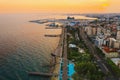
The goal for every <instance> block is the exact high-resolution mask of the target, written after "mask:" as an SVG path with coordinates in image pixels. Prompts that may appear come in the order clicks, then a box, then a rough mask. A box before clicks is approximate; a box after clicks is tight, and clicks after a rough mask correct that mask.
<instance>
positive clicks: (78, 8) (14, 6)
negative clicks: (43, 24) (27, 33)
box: [0, 0, 120, 13]
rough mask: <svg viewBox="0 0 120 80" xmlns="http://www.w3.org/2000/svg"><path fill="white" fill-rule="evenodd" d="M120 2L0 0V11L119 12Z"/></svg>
mask: <svg viewBox="0 0 120 80" xmlns="http://www.w3.org/2000/svg"><path fill="white" fill-rule="evenodd" d="M119 4H120V0H0V13H14V12H61V13H62V12H66V13H67V12H69V13H107V12H109V13H110V12H112V13H113V12H117V13H118V12H120V5H119Z"/></svg>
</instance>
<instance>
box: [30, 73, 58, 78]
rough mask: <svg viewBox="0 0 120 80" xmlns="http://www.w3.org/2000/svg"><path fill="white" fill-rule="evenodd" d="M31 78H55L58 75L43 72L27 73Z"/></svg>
mask: <svg viewBox="0 0 120 80" xmlns="http://www.w3.org/2000/svg"><path fill="white" fill-rule="evenodd" d="M28 74H29V75H31V76H43V77H52V76H54V77H56V76H58V74H54V73H43V72H29V73H28Z"/></svg>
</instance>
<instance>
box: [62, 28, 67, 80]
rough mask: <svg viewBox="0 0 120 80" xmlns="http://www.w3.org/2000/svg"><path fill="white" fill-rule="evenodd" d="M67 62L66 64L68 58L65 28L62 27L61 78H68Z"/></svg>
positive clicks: (65, 79)
mask: <svg viewBox="0 0 120 80" xmlns="http://www.w3.org/2000/svg"><path fill="white" fill-rule="evenodd" d="M67 64H68V60H67V29H66V28H64V43H63V76H62V77H63V80H68V76H67V72H68V69H67Z"/></svg>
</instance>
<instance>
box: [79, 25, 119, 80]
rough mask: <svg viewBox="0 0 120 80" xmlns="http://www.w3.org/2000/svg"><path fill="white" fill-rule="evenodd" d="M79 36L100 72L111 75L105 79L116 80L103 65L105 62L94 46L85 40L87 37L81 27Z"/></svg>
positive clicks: (106, 66)
mask: <svg viewBox="0 0 120 80" xmlns="http://www.w3.org/2000/svg"><path fill="white" fill-rule="evenodd" d="M79 32H80V33H79V34H80V36H81V38H82V39H83V40H84V42H85V44H86V46H87V47H88V49H89V51H90V52H91V54H92V55H93V56H94V58H95V61H96V62H97V64H98V65H99V67H100V69H101V71H102V72H103V73H104V74H106V75H107V74H108V73H111V74H112V75H111V76H108V77H107V78H106V80H118V79H117V78H116V77H115V75H114V74H113V71H111V70H110V69H109V68H108V65H106V64H105V62H106V61H105V60H104V59H103V58H101V57H100V56H99V55H98V54H97V50H96V48H95V45H94V44H93V43H92V42H91V41H90V40H89V39H88V38H87V35H86V34H85V32H84V29H83V28H82V27H81V28H79Z"/></svg>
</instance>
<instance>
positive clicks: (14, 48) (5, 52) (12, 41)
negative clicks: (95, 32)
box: [0, 14, 84, 80]
mask: <svg viewBox="0 0 120 80" xmlns="http://www.w3.org/2000/svg"><path fill="white" fill-rule="evenodd" d="M44 18H65V16H61V15H56V14H49V15H48V14H0V80H49V79H47V78H44V77H33V76H29V75H28V72H49V67H47V66H46V67H45V65H49V63H50V60H51V56H50V53H51V52H53V51H54V50H55V48H56V47H57V44H58V42H59V38H58V37H55V38H53V37H52V38H51V37H44V35H45V34H60V33H61V30H46V29H45V27H46V26H45V25H44V24H37V23H30V22H28V21H30V20H37V19H44ZM83 18H84V17H83ZM43 66H44V67H43Z"/></svg>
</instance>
